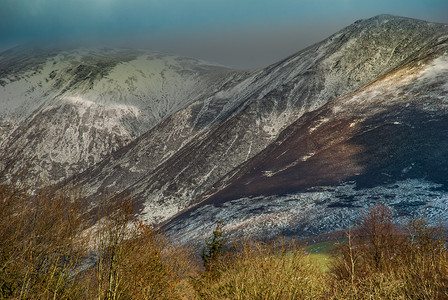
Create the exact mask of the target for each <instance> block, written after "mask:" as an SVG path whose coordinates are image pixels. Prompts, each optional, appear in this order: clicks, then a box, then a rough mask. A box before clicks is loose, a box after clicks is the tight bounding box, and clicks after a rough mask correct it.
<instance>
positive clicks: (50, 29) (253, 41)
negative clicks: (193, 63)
mask: <svg viewBox="0 0 448 300" xmlns="http://www.w3.org/2000/svg"><path fill="white" fill-rule="evenodd" d="M384 13H387V14H393V15H399V16H406V17H412V18H418V19H423V20H428V21H434V22H443V23H448V0H0V50H4V49H6V48H8V47H11V46H14V45H18V44H21V43H25V42H29V41H40V40H43V41H47V42H53V41H55V42H60V41H65V42H80V41H84V42H91V43H97V42H98V43H99V44H108V45H119V46H132V47H141V48H143V47H144V48H151V49H154V50H159V51H164V52H169V53H176V54H181V55H186V56H192V57H197V58H202V59H205V60H209V61H212V62H217V63H221V64H223V65H227V66H231V67H236V68H248V67H257V66H264V65H268V64H271V63H274V62H276V61H277V60H279V59H282V58H284V57H286V56H288V55H290V54H293V53H294V52H297V51H298V50H300V49H302V48H304V47H306V46H309V45H311V44H312V43H314V42H317V41H320V40H322V39H324V38H326V37H327V36H329V35H330V34H332V33H334V32H336V31H337V30H339V29H341V28H342V27H344V26H347V25H349V24H351V23H353V22H354V21H356V20H358V19H365V18H369V17H372V16H375V15H378V14H384Z"/></svg>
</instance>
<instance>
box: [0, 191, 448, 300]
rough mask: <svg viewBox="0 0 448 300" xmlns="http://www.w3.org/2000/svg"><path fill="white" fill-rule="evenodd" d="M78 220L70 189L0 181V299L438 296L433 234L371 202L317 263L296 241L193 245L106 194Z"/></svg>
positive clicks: (446, 283) (444, 279)
mask: <svg viewBox="0 0 448 300" xmlns="http://www.w3.org/2000/svg"><path fill="white" fill-rule="evenodd" d="M96 211H97V216H96V224H95V226H91V225H92V224H91V223H90V222H89V221H90V220H91V216H92V213H88V209H87V207H85V204H84V203H83V201H82V197H80V195H78V194H77V193H76V192H73V191H70V190H68V191H64V192H55V191H52V190H51V189H48V188H47V189H44V190H39V191H37V192H36V193H34V194H30V193H29V192H24V191H23V189H20V188H18V187H17V186H11V185H7V184H3V185H0V299H7V298H8V299H448V254H447V249H446V246H447V245H446V240H445V232H444V230H442V228H433V227H430V226H428V224H426V223H425V222H424V221H422V220H413V221H411V222H410V223H409V225H408V226H407V227H403V226H402V227H399V226H397V225H395V224H394V223H393V218H392V217H393V214H392V213H393V212H392V210H391V209H390V208H388V207H384V206H377V207H375V208H372V209H371V210H370V211H369V212H368V213H367V214H366V215H365V216H364V217H363V219H362V220H361V222H360V224H359V225H358V226H357V227H354V228H352V229H350V230H347V232H346V235H345V238H344V240H343V242H340V244H339V245H338V246H337V247H336V248H335V252H334V254H333V255H332V259H331V262H332V263H331V265H330V268H329V270H326V269H323V268H322V267H321V265H319V263H316V262H315V261H313V258H312V256H310V255H309V254H307V252H306V248H304V247H301V246H300V245H299V244H298V243H297V242H296V241H293V240H285V239H279V240H277V241H269V242H261V241H255V240H251V239H245V240H240V241H233V242H232V243H231V242H230V241H227V239H226V237H225V232H224V231H223V229H222V224H221V223H220V224H218V226H217V227H216V229H215V231H214V232H213V235H212V236H211V238H208V239H206V243H205V247H204V251H203V252H202V259H203V265H204V266H201V264H200V262H199V260H198V259H197V257H196V255H198V254H199V253H196V255H195V254H194V253H193V251H192V250H191V249H189V248H186V247H179V246H176V245H175V243H173V242H172V241H171V240H169V239H168V238H167V237H166V236H165V235H164V234H162V233H161V232H158V231H156V230H154V229H153V228H152V227H150V226H148V225H145V224H144V223H142V222H141V221H138V220H137V219H135V218H134V214H135V212H134V210H133V205H132V200H131V199H128V198H120V197H109V198H105V199H104V200H103V201H100V203H99V205H98V207H97V208H96Z"/></svg>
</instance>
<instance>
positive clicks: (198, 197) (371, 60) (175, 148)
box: [75, 15, 448, 222]
mask: <svg viewBox="0 0 448 300" xmlns="http://www.w3.org/2000/svg"><path fill="white" fill-rule="evenodd" d="M447 32H448V27H447V26H446V25H443V24H434V23H428V22H424V21H418V20H413V19H407V18H400V17H393V16H384V15H383V16H378V17H375V18H372V19H368V20H362V21H358V22H356V23H355V24H353V25H350V26H348V27H347V28H344V29H342V30H341V31H339V32H338V33H336V34H334V35H333V36H331V37H329V38H328V39H326V40H324V41H322V42H320V43H318V44H316V45H313V46H311V47H309V48H307V49H305V50H303V51H301V52H299V53H297V54H295V55H293V56H291V57H289V58H287V59H285V60H283V61H281V62H279V63H277V64H274V65H272V66H269V67H267V68H264V69H260V70H254V71H253V72H252V73H248V74H245V76H246V77H245V78H243V79H240V80H234V81H233V82H235V83H233V84H230V85H228V86H225V87H223V89H221V90H220V91H218V92H217V93H215V94H213V95H211V96H210V97H208V98H203V99H201V100H199V101H197V102H195V103H193V104H191V105H190V106H189V107H187V108H185V109H183V110H180V111H179V112H178V113H176V114H173V115H172V116H171V117H169V118H168V119H167V120H165V121H164V122H162V123H160V124H159V125H158V126H156V127H155V128H153V129H152V130H150V131H149V132H147V133H146V134H145V135H143V136H141V137H140V138H139V139H137V140H136V141H135V142H133V143H131V144H130V145H129V146H128V147H125V148H122V149H120V150H119V151H118V152H116V153H114V154H113V155H112V156H110V157H108V158H107V159H106V160H105V161H103V162H102V163H100V164H99V165H97V166H95V167H94V168H91V169H88V170H86V172H84V173H82V174H81V175H80V176H79V177H78V179H76V180H75V182H77V183H80V184H81V185H82V186H84V187H86V190H87V191H88V193H90V195H95V194H99V193H101V192H103V191H105V190H108V189H112V190H118V191H125V192H126V193H128V194H132V195H134V196H135V197H136V198H138V199H139V200H140V201H141V204H142V209H143V214H144V216H145V218H146V219H147V220H148V221H150V222H159V221H163V220H165V219H167V218H169V217H170V216H172V215H173V214H175V213H177V212H179V211H181V210H182V209H185V208H187V207H189V206H190V205H192V204H195V203H198V202H200V201H202V200H203V199H205V198H207V197H208V196H207V195H210V194H213V193H216V192H218V191H220V190H221V189H223V188H224V187H225V186H226V185H228V184H229V181H231V178H233V174H235V172H238V171H239V166H240V165H241V164H243V163H245V162H246V161H248V160H250V159H251V158H253V157H254V156H255V155H257V154H258V153H260V152H261V151H263V150H264V149H265V148H266V147H268V146H269V145H270V144H271V143H273V142H275V140H276V139H277V138H278V135H279V134H280V132H282V131H283V130H285V129H286V128H287V127H288V126H289V125H291V124H293V123H294V122H296V121H297V120H301V117H302V116H304V115H305V114H307V113H308V112H312V111H315V110H316V109H318V108H320V107H322V106H323V105H325V104H326V103H329V102H331V101H332V100H334V99H336V98H338V97H341V96H344V95H346V94H349V93H351V92H354V91H356V90H357V89H359V88H360V87H362V86H363V85H365V84H367V83H369V82H370V81H372V80H375V79H377V78H378V77H381V76H383V75H385V74H387V73H389V72H391V71H393V70H395V69H397V68H399V67H401V66H404V65H405V64H407V63H409V62H411V61H416V60H419V59H423V58H425V57H427V56H428V55H431V53H433V52H434V51H435V48H436V47H437V45H438V44H440V43H443V42H444V40H445V39H446V35H447Z"/></svg>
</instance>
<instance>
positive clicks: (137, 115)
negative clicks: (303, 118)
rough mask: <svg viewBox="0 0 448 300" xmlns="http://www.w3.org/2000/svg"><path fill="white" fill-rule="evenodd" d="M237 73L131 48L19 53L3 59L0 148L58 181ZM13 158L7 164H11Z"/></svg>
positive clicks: (25, 50)
mask: <svg viewBox="0 0 448 300" xmlns="http://www.w3.org/2000/svg"><path fill="white" fill-rule="evenodd" d="M232 73H235V72H233V71H231V70H228V69H226V68H223V67H219V66H214V65H210V64H207V63H205V62H202V61H199V60H196V59H190V58H185V57H179V56H173V55H164V54H160V53H153V52H145V51H138V50H127V49H101V48H99V49H94V48H86V49H76V50H70V49H63V48H62V49H56V48H43V47H40V48H39V47H31V48H26V47H23V48H14V49H11V50H9V51H6V52H4V53H2V54H1V55H0V108H1V109H0V134H1V140H0V149H1V151H2V156H3V161H4V162H5V161H6V160H8V159H9V160H12V161H15V164H13V165H12V166H10V167H12V168H13V169H14V168H18V167H19V164H20V163H21V162H23V161H26V162H27V163H29V166H28V169H29V170H30V172H31V173H33V174H39V177H40V179H43V180H49V181H50V182H55V181H59V180H61V179H64V178H66V177H68V176H70V175H73V174H75V173H78V172H80V171H82V170H84V169H85V168H87V167H88V166H91V165H93V164H94V163H96V162H98V161H99V160H101V159H102V158H104V157H105V156H106V155H107V154H109V153H111V152H112V151H114V150H117V149H119V148H121V147H122V146H124V145H126V144H128V143H129V142H130V141H132V140H133V139H135V138H137V137H138V136H140V135H141V134H143V133H144V132H146V131H147V130H149V129H150V128H152V127H154V126H155V125H156V124H158V123H159V122H160V121H162V120H164V119H166V118H167V117H168V116H170V115H171V114H173V113H175V112H176V111H178V110H179V109H182V108H184V107H186V106H187V105H189V104H190V103H192V102H194V101H195V100H196V99H198V98H201V97H205V96H207V95H208V94H210V93H213V92H215V91H216V90H218V89H220V88H221V86H222V85H223V84H225V82H226V79H227V78H228V77H229V76H230V77H231V76H232ZM5 157H6V158H5Z"/></svg>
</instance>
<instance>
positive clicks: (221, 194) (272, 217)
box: [165, 35, 448, 241]
mask: <svg viewBox="0 0 448 300" xmlns="http://www.w3.org/2000/svg"><path fill="white" fill-rule="evenodd" d="M438 42H439V43H438V44H437V45H434V47H433V48H432V51H431V53H430V54H429V55H428V56H427V57H425V58H422V59H418V60H414V61H412V62H410V63H409V64H406V65H405V66H403V67H401V68H398V69H396V70H394V71H392V72H389V73H388V74H386V75H384V76H382V77H380V78H378V79H377V80H374V81H373V82H371V83H369V84H367V85H366V86H364V87H362V88H360V89H358V90H356V91H355V92H353V93H350V94H348V95H346V96H343V97H340V98H338V99H335V100H334V101H331V102H329V103H327V104H326V105H324V106H322V107H321V108H319V109H317V110H315V111H313V112H310V113H307V114H305V115H304V116H302V117H301V118H300V119H298V120H297V121H296V122H294V124H292V125H291V126H289V127H288V128H287V129H286V130H284V131H283V132H282V134H281V135H280V137H279V138H278V139H277V140H276V141H275V142H274V143H272V144H271V145H270V146H269V147H267V148H266V149H265V150H264V151H262V152H261V153H259V154H258V155H257V156H255V157H254V158H253V159H251V160H249V161H247V162H246V163H244V164H243V165H241V166H239V167H238V168H236V170H235V171H234V172H233V175H232V176H231V177H230V178H226V179H224V181H225V184H226V187H225V188H224V189H222V190H219V191H217V192H216V193H215V194H214V195H212V196H211V197H208V198H207V199H206V200H204V201H203V202H201V204H200V205H198V206H196V207H194V208H192V209H190V210H188V211H185V212H183V213H181V214H179V215H178V216H177V217H176V218H174V219H173V220H171V222H169V223H168V224H167V225H165V226H166V229H167V230H168V231H169V232H170V233H172V234H173V235H176V236H177V237H178V238H179V239H182V240H184V241H192V240H195V241H202V240H203V236H204V235H207V234H209V231H210V229H212V228H213V225H214V224H216V222H218V221H219V220H222V221H223V223H224V224H227V225H226V226H225V227H224V230H226V231H227V232H228V233H229V234H231V235H235V236H238V235H243V236H244V235H247V234H251V235H255V236H261V237H273V236H275V235H278V234H283V235H298V236H313V235H316V234H321V233H328V232H330V231H333V230H336V229H342V228H345V227H347V226H349V225H350V224H352V223H353V221H355V220H357V219H359V218H360V216H361V215H362V213H364V212H365V211H366V208H368V207H369V206H370V205H375V204H376V203H385V204H388V205H390V206H392V207H394V208H395V210H396V213H397V218H398V219H397V220H404V219H401V217H406V216H410V215H419V214H421V215H423V216H424V217H425V218H427V220H428V221H430V222H434V224H435V225H436V224H438V222H440V221H441V222H442V223H443V224H445V225H448V35H447V36H445V37H443V38H441V39H439V40H438Z"/></svg>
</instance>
